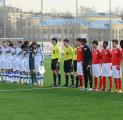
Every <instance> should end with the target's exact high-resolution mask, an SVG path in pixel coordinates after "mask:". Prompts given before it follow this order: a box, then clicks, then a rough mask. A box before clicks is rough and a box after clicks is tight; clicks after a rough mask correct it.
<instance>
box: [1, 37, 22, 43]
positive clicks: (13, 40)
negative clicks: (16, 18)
mask: <svg viewBox="0 0 123 120" xmlns="http://www.w3.org/2000/svg"><path fill="white" fill-rule="evenodd" d="M3 41H12V42H15V43H16V42H18V41H22V42H23V41H24V38H0V43H1V42H3Z"/></svg>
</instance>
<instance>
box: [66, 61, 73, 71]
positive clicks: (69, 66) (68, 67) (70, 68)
mask: <svg viewBox="0 0 123 120" xmlns="http://www.w3.org/2000/svg"><path fill="white" fill-rule="evenodd" d="M64 72H65V73H70V72H73V66H72V60H66V61H64Z"/></svg>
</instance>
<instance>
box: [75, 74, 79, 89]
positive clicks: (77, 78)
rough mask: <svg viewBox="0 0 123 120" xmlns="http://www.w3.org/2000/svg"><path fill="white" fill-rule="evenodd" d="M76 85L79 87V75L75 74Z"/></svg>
mask: <svg viewBox="0 0 123 120" xmlns="http://www.w3.org/2000/svg"><path fill="white" fill-rule="evenodd" d="M76 87H77V88H78V87H79V76H76Z"/></svg>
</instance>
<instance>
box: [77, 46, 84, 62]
mask: <svg viewBox="0 0 123 120" xmlns="http://www.w3.org/2000/svg"><path fill="white" fill-rule="evenodd" d="M82 61H83V47H78V48H77V62H82Z"/></svg>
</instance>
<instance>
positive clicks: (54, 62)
mask: <svg viewBox="0 0 123 120" xmlns="http://www.w3.org/2000/svg"><path fill="white" fill-rule="evenodd" d="M51 70H60V63H58V58H57V59H52V61H51Z"/></svg>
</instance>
